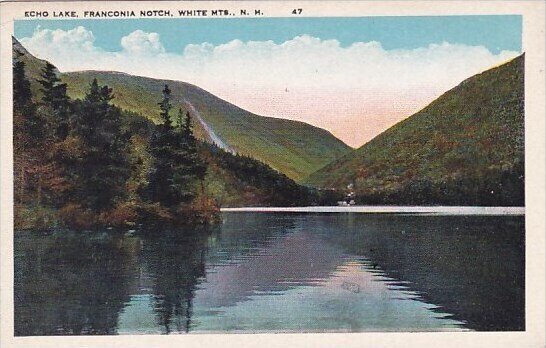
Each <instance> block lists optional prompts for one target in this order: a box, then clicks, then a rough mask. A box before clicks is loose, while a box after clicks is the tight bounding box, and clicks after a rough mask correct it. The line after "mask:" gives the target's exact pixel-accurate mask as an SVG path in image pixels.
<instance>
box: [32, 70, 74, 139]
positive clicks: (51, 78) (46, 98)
mask: <svg viewBox="0 0 546 348" xmlns="http://www.w3.org/2000/svg"><path fill="white" fill-rule="evenodd" d="M41 77H42V78H41V79H40V80H38V82H39V83H40V84H41V85H42V88H41V92H42V93H43V96H42V104H43V105H44V106H45V107H46V108H49V110H48V113H49V114H50V115H49V116H50V118H51V123H52V127H53V128H54V129H53V132H54V135H55V136H56V137H57V138H58V139H60V140H62V139H64V138H66V136H67V135H68V118H69V113H70V110H69V106H70V104H69V98H68V96H67V94H66V87H67V86H66V84H65V83H60V82H61V80H60V79H59V78H58V77H57V72H56V68H55V66H54V65H52V64H51V63H49V62H46V65H45V67H44V68H43V69H42V74H41Z"/></svg>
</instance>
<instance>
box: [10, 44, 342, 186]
mask: <svg viewBox="0 0 546 348" xmlns="http://www.w3.org/2000/svg"><path fill="white" fill-rule="evenodd" d="M13 48H14V50H17V51H20V52H21V53H23V57H22V58H21V59H22V60H23V61H24V62H25V63H26V66H27V71H28V72H27V74H28V77H30V79H31V82H32V89H33V92H35V95H36V93H37V92H38V91H39V85H38V84H37V83H35V82H34V80H35V79H36V78H39V74H40V69H41V68H42V67H43V66H44V65H45V61H43V60H40V59H38V58H36V57H34V56H33V55H32V54H31V53H29V52H28V51H27V50H26V49H25V48H24V47H23V46H22V45H21V44H20V43H19V42H18V41H17V40H16V39H13ZM53 63H54V62H53ZM60 77H61V80H62V81H63V82H65V83H67V85H68V95H69V96H70V97H71V98H74V99H76V98H82V97H83V96H84V93H85V91H86V90H87V89H88V87H89V84H90V83H91V81H92V80H93V78H97V80H98V82H99V84H101V85H108V86H109V87H111V88H113V90H114V97H115V98H114V100H113V101H112V102H113V104H114V105H116V106H119V107H120V108H122V109H125V110H128V111H132V112H135V113H139V114H142V115H143V116H145V117H147V118H148V119H150V120H152V121H154V122H157V121H158V119H159V108H158V105H157V103H158V102H159V101H160V100H161V98H162V95H161V91H162V89H163V87H164V86H165V84H168V85H169V88H170V89H171V90H172V101H173V104H174V106H175V110H176V109H177V108H178V107H182V108H183V109H185V110H188V111H190V113H191V114H192V116H193V119H194V123H195V124H194V126H195V127H194V128H195V132H196V135H197V137H198V138H200V139H203V140H206V141H208V142H214V143H215V144H216V145H218V146H220V147H223V148H224V149H225V150H228V151H230V152H236V153H240V154H242V155H246V156H250V157H253V158H255V159H257V160H260V161H262V162H264V163H267V164H268V165H270V166H271V167H272V168H274V169H276V170H278V171H280V172H282V173H284V174H286V175H287V176H288V177H290V178H292V179H294V180H296V181H299V180H301V179H303V178H305V177H307V176H308V175H309V174H311V173H312V172H314V171H316V170H318V169H319V168H321V167H323V166H324V165H326V164H327V163H329V162H330V161H332V160H334V159H336V158H338V157H340V156H341V155H343V154H345V153H346V152H347V151H349V150H350V148H349V147H348V146H347V145H346V144H345V143H343V142H342V141H341V140H339V139H337V138H336V137H334V136H333V135H332V134H331V133H330V132H328V131H326V130H324V129H321V128H318V127H314V126H311V125H309V124H306V123H303V122H298V121H291V120H286V119H279V118H273V117H264V116H258V115H255V114H253V113H251V112H248V111H246V110H243V109H241V108H239V107H237V106H235V105H233V104H230V103H229V102H227V101H225V100H222V99H220V98H218V97H216V96H214V95H213V94H211V93H209V92H207V91H205V90H203V89H201V88H199V87H197V86H194V85H191V84H189V83H185V82H181V81H172V80H159V79H153V78H148V77H141V76H133V75H129V74H125V73H119V72H109V71H81V72H70V73H61V75H60Z"/></svg>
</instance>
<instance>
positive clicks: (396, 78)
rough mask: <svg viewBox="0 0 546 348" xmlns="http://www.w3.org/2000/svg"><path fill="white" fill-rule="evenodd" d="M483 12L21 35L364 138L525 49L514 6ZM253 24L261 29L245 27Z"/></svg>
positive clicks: (74, 63) (40, 52)
mask: <svg viewBox="0 0 546 348" xmlns="http://www.w3.org/2000/svg"><path fill="white" fill-rule="evenodd" d="M477 17H479V18H474V17H446V18H439V17H411V20H408V19H407V18H406V19H404V18H402V19H396V18H394V17H385V18H383V19H382V20H380V19H375V20H370V19H369V18H368V19H367V20H366V19H361V20H360V21H358V20H354V21H350V22H342V23H335V21H336V19H331V21H330V22H329V21H325V19H320V21H322V22H321V23H316V21H318V19H317V20H316V21H315V22H313V19H306V20H305V21H302V22H298V21H296V22H294V23H293V22H289V23H288V24H290V25H285V26H284V27H282V26H281V27H279V26H276V25H275V24H276V23H275V22H271V21H269V22H268V21H266V22H264V23H265V24H267V25H269V27H267V26H265V27H264V25H262V26H260V25H258V24H257V23H262V22H254V23H253V24H252V23H248V22H244V21H242V20H239V22H236V21H232V22H233V24H232V25H231V26H230V25H227V26H226V23H228V22H225V21H224V22H223V23H222V25H223V27H225V28H224V29H220V28H217V29H218V30H219V32H221V34H216V33H217V32H218V31H216V30H213V29H214V28H212V29H211V27H210V25H209V26H205V24H206V23H205V24H203V21H202V20H201V21H199V22H191V21H182V22H177V23H179V25H178V26H177V27H176V28H178V29H177V30H175V31H174V32H173V30H170V31H168V28H166V27H165V25H164V21H162V22H160V21H159V20H156V22H153V21H142V20H133V21H132V22H130V23H129V22H125V21H100V20H93V21H91V20H82V21H64V22H61V21H39V22H38V21H24V22H22V21H21V22H16V26H15V29H16V31H15V34H16V37H17V38H18V39H19V40H20V41H21V43H22V44H23V45H24V46H25V47H26V48H27V49H28V50H29V51H30V52H31V53H32V54H34V55H36V56H37V57H39V58H42V59H47V60H49V61H50V62H52V63H53V64H54V65H56V66H57V67H58V68H59V69H60V70H61V71H65V72H66V71H78V70H91V69H92V70H111V71H122V72H126V73H129V74H134V75H140V76H148V77H154V78H168V79H174V80H181V81H185V82H189V83H192V84H195V85H197V86H199V87H202V88H204V89H206V90H208V91H209V92H211V93H213V94H215V95H217V96H219V97H221V98H223V99H226V100H228V101H229V102H231V103H233V104H235V105H237V106H240V107H242V108H243V109H246V110H248V111H251V112H253V113H256V114H258V115H264V116H273V117H282V118H288V119H294V120H299V121H304V122H307V123H310V124H313V125H315V126H318V127H321V128H325V129H327V130H329V131H330V132H332V133H333V134H334V135H335V136H337V137H338V138H340V139H341V140H343V141H344V142H346V143H347V144H348V145H350V146H353V147H358V146H361V145H363V144H364V143H365V142H367V141H369V140H370V139H371V138H373V137H374V136H375V135H377V134H379V133H380V132H382V131H384V130H385V129H387V128H388V127H390V126H391V125H393V124H395V123H396V122H398V121H400V120H402V119H404V118H406V117H408V116H410V115H411V114H413V113H414V112H417V111H418V110H420V109H421V108H423V107H424V106H426V105H427V104H428V103H430V102H431V101H432V100H434V99H435V98H437V97H438V96H439V95H441V94H442V93H443V92H445V91H447V90H448V89H450V88H452V87H454V86H456V85H457V84H458V83H460V82H461V81H462V80H464V79H466V78H468V77H470V76H472V75H474V74H476V73H479V72H482V71H484V70H486V69H488V68H491V67H493V66H496V65H499V64H501V63H503V62H506V61H507V60H509V59H511V58H514V57H516V56H517V55H519V54H520V51H521V19H520V18H519V17H518V16H477ZM489 17H493V18H489ZM478 19H481V20H478ZM278 20H285V19H278ZM341 20H343V19H341ZM404 20H405V21H404ZM465 20H466V21H465ZM261 21H263V20H261ZM332 21H333V22H332ZM338 21H339V20H338ZM108 22H110V23H108ZM120 22H124V23H125V24H124V23H120ZM241 22H244V23H243V24H241ZM215 23H216V22H215ZM122 24H124V25H122ZM209 24H210V23H209ZM228 24H229V23H228ZM285 24H286V23H285ZM340 25H344V26H341V27H340ZM109 26H110V27H109ZM245 26H248V27H249V28H252V27H256V28H258V29H260V30H256V31H255V33H254V34H249V33H248V30H249V28H246V27H245ZM171 28H173V26H172V23H171ZM245 28H246V29H247V30H245ZM268 28H269V30H268ZM434 28H437V29H438V30H433V29H434ZM476 30H479V33H476V32H475V31H476ZM478 34H479V35H478ZM518 35H519V36H518ZM402 38H405V39H404V40H402Z"/></svg>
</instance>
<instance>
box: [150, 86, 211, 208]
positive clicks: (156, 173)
mask: <svg viewBox="0 0 546 348" xmlns="http://www.w3.org/2000/svg"><path fill="white" fill-rule="evenodd" d="M170 93H171V92H170V89H169V87H168V86H165V88H164V89H163V99H162V101H161V102H160V103H158V104H159V106H160V109H161V113H160V116H161V118H162V120H163V124H161V125H158V126H157V127H156V130H155V132H154V134H153V136H152V139H151V142H150V146H151V152H152V154H153V156H154V162H155V164H154V170H153V173H152V175H151V178H150V185H149V192H150V198H151V200H152V201H155V202H159V203H161V204H162V205H163V206H165V207H175V206H177V205H179V204H181V203H189V202H191V201H192V199H193V198H194V197H195V196H196V192H197V188H196V181H197V179H202V178H203V177H204V175H205V170H206V167H205V165H204V164H203V162H202V161H201V160H200V158H199V155H198V153H197V145H196V140H195V137H194V136H193V131H192V129H191V118H190V115H189V113H188V114H187V115H186V119H185V120H184V117H183V115H184V114H183V112H182V110H181V109H180V110H179V113H178V116H177V119H176V121H177V122H176V125H177V127H176V128H175V127H173V123H172V121H171V118H170V115H169V111H170V110H171V108H172V105H171V103H170Z"/></svg>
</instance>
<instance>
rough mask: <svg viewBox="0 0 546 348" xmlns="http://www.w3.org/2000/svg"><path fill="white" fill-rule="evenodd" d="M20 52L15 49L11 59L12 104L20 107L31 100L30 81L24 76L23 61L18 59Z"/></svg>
mask: <svg viewBox="0 0 546 348" xmlns="http://www.w3.org/2000/svg"><path fill="white" fill-rule="evenodd" d="M21 56H22V54H21V53H20V52H19V51H16V56H15V57H14V59H13V105H14V107H15V108H18V109H22V108H24V107H25V106H27V105H29V104H30V103H31V101H32V93H31V91H30V82H29V80H28V79H27V77H26V76H25V62H23V61H22V60H20V57H21Z"/></svg>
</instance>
